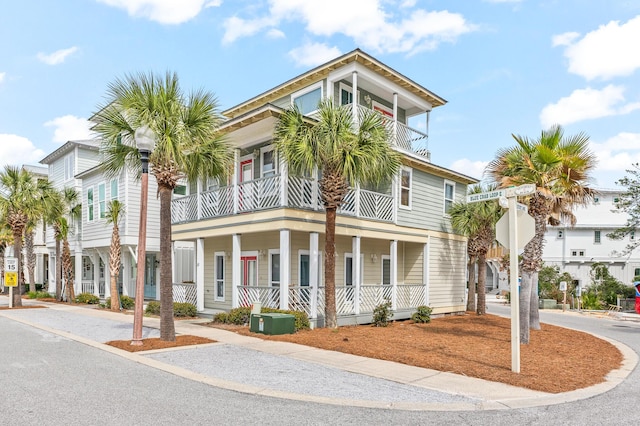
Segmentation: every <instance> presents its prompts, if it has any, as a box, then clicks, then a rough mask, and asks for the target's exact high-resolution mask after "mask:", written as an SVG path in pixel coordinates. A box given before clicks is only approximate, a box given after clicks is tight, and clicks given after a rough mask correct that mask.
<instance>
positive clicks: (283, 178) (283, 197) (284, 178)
mask: <svg viewBox="0 0 640 426" xmlns="http://www.w3.org/2000/svg"><path fill="white" fill-rule="evenodd" d="M278 157H282V158H278V162H279V163H280V205H281V206H282V207H285V206H286V205H287V204H288V203H289V200H288V189H289V165H288V164H287V162H286V161H285V159H284V156H281V155H279V156H278Z"/></svg>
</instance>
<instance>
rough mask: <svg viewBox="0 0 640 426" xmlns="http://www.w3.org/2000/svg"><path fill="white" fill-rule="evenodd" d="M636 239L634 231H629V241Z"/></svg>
mask: <svg viewBox="0 0 640 426" xmlns="http://www.w3.org/2000/svg"><path fill="white" fill-rule="evenodd" d="M635 239H636V231H631V232H629V241H635Z"/></svg>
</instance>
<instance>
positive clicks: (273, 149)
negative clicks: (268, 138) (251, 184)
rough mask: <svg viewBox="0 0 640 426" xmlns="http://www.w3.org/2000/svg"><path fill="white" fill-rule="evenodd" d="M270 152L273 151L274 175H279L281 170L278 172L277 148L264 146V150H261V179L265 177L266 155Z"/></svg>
mask: <svg viewBox="0 0 640 426" xmlns="http://www.w3.org/2000/svg"><path fill="white" fill-rule="evenodd" d="M269 151H273V174H274V175H277V174H278V172H279V170H278V153H277V151H276V150H275V146H274V145H273V144H271V145H267V146H263V147H262V148H260V177H261V178H263V177H265V176H264V154H265V153H267V152H269Z"/></svg>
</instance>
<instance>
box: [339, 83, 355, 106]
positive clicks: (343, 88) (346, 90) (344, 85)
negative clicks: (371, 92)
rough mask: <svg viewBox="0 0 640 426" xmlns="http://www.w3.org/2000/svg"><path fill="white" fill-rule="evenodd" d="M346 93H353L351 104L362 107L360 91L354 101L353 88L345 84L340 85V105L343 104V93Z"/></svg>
mask: <svg viewBox="0 0 640 426" xmlns="http://www.w3.org/2000/svg"><path fill="white" fill-rule="evenodd" d="M343 90H344V91H345V92H349V93H351V104H352V103H354V102H355V103H356V105H360V90H356V93H357V94H356V99H355V100H354V99H353V87H351V86H347V85H346V84H344V83H343V82H340V84H338V103H339V104H342V91H343ZM351 104H346V105H351Z"/></svg>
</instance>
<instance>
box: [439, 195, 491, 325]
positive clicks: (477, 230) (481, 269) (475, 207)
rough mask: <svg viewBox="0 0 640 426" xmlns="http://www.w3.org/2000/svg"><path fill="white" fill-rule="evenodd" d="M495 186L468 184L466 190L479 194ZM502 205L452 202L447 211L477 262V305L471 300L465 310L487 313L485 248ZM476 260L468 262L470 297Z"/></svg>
mask: <svg viewBox="0 0 640 426" xmlns="http://www.w3.org/2000/svg"><path fill="white" fill-rule="evenodd" d="M494 189H495V186H490V187H489V188H483V187H482V185H481V184H477V185H473V186H471V187H469V189H468V193H469V194H479V193H482V192H487V191H492V190H494ZM501 214H502V208H500V206H499V205H498V203H497V202H496V201H495V200H492V201H484V202H479V203H454V204H453V206H452V207H451V210H450V211H449V215H450V216H451V225H452V226H453V228H454V229H455V230H456V231H457V232H459V233H461V234H463V235H465V236H467V237H468V242H467V254H468V255H469V257H470V258H472V259H476V260H477V265H478V306H477V308H476V309H474V306H473V305H475V303H474V304H472V305H471V309H469V303H467V310H475V311H476V313H477V314H478V315H484V314H485V313H486V296H485V283H486V278H487V252H488V251H489V249H490V248H491V246H492V244H493V242H494V240H495V226H496V222H497V221H498V219H500V215H501ZM474 263H475V262H472V261H471V262H470V267H471V269H470V270H469V299H471V298H472V297H473V298H475V292H472V285H473V284H475V283H474V280H471V277H472V276H474V275H475V273H474V270H475V265H474Z"/></svg>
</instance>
